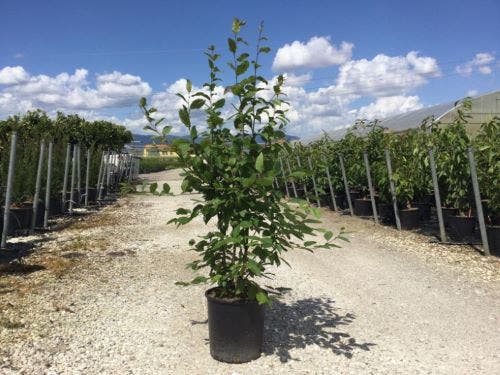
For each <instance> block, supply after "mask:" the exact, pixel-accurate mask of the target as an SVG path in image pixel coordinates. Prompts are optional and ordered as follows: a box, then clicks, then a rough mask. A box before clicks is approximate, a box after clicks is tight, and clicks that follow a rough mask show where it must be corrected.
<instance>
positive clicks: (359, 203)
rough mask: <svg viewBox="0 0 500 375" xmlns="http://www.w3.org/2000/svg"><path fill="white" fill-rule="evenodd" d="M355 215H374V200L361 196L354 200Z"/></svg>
mask: <svg viewBox="0 0 500 375" xmlns="http://www.w3.org/2000/svg"><path fill="white" fill-rule="evenodd" d="M354 215H356V216H373V209H372V201H371V199H367V198H360V199H356V200H355V201H354Z"/></svg>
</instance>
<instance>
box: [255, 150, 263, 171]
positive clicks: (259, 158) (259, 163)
mask: <svg viewBox="0 0 500 375" xmlns="http://www.w3.org/2000/svg"><path fill="white" fill-rule="evenodd" d="M255 169H256V170H257V171H258V172H260V173H262V172H263V171H264V154H263V153H262V152H261V153H260V154H259V156H257V159H256V160H255Z"/></svg>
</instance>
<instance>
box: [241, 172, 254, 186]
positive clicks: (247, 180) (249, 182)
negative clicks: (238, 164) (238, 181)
mask: <svg viewBox="0 0 500 375" xmlns="http://www.w3.org/2000/svg"><path fill="white" fill-rule="evenodd" d="M255 180H256V176H255V174H252V175H251V176H250V177H247V178H244V179H243V182H242V185H243V187H250V186H252V185H253V184H254V183H255Z"/></svg>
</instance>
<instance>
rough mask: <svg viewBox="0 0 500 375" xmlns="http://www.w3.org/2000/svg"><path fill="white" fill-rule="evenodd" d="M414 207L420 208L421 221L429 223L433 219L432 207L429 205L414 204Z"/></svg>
mask: <svg viewBox="0 0 500 375" xmlns="http://www.w3.org/2000/svg"><path fill="white" fill-rule="evenodd" d="M412 205H413V206H414V207H417V208H418V212H419V215H418V218H419V219H420V221H429V220H430V219H431V205H430V204H428V203H412Z"/></svg>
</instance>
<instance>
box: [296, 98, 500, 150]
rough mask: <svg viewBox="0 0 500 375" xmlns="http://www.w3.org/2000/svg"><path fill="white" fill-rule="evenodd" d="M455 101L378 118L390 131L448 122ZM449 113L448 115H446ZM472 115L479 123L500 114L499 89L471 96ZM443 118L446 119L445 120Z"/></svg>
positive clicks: (338, 131)
mask: <svg viewBox="0 0 500 375" xmlns="http://www.w3.org/2000/svg"><path fill="white" fill-rule="evenodd" d="M455 103H456V101H455V102H449V103H443V104H437V105H433V106H430V107H425V108H421V109H417V110H415V111H410V112H406V113H402V114H399V115H396V116H391V117H386V118H384V119H381V120H380V125H382V126H383V127H385V128H387V129H388V130H390V131H394V132H401V131H405V130H407V129H415V128H418V127H419V126H420V125H421V124H422V122H423V121H424V120H425V119H426V118H428V117H431V116H432V117H434V120H435V121H439V120H442V122H443V123H449V122H450V117H451V116H452V114H453V113H454V112H455V109H456V108H457V107H455ZM448 114H450V116H447V115H448ZM471 114H472V115H474V120H473V121H471V122H478V123H481V122H483V121H486V120H488V119H489V118H491V117H492V116H494V115H496V116H500V91H495V92H492V93H488V94H483V95H478V96H475V97H473V98H472V112H471ZM445 120H448V122H447V121H445ZM349 128H350V126H346V127H344V128H341V129H336V130H332V131H327V132H326V134H327V135H328V136H329V137H330V138H332V139H340V138H342V137H343V136H344V135H345V134H346V133H347V131H348V130H349ZM322 136H323V135H317V136H315V137H311V138H309V139H305V140H304V141H305V142H306V143H309V142H313V141H315V140H317V139H319V138H320V137H322Z"/></svg>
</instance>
